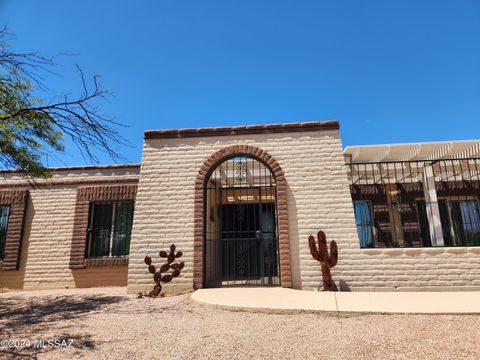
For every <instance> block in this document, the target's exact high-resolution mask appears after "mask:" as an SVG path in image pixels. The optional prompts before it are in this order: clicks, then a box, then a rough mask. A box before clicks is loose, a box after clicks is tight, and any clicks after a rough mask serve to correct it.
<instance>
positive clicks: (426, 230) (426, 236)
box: [417, 200, 432, 246]
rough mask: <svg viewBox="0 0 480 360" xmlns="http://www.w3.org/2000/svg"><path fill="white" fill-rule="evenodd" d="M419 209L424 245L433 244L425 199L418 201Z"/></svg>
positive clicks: (421, 235)
mask: <svg viewBox="0 0 480 360" xmlns="http://www.w3.org/2000/svg"><path fill="white" fill-rule="evenodd" d="M417 209H418V222H419V223H420V237H421V238H422V246H432V241H431V238H430V227H429V224H428V216H427V207H426V206H425V200H418V201H417Z"/></svg>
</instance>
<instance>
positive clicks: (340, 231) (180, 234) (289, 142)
mask: <svg viewBox="0 0 480 360" xmlns="http://www.w3.org/2000/svg"><path fill="white" fill-rule="evenodd" d="M230 145H252V146H257V147H259V148H261V149H262V150H264V151H266V152H268V153H269V154H270V155H271V156H272V157H274V158H275V159H276V160H277V161H278V163H279V164H280V166H281V167H282V169H283V171H284V173H285V178H286V181H287V187H288V188H287V191H288V216H289V219H288V221H289V238H290V252H291V268H292V280H293V286H294V287H295V288H305V287H306V288H308V287H316V286H317V285H318V282H319V279H320V278H321V275H320V267H319V264H318V263H316V262H315V261H314V260H312V258H311V255H310V253H309V250H308V244H307V238H308V235H309V234H310V233H316V232H317V231H318V229H322V230H324V231H325V232H326V233H327V234H328V237H329V239H335V240H337V242H338V243H339V249H340V253H341V254H347V253H349V252H351V251H352V250H351V249H352V248H354V247H357V248H358V238H357V234H356V229H355V224H354V218H353V207H352V202H351V197H350V192H349V187H348V182H347V176H346V169H345V165H344V160H343V155H342V145H341V141H340V136H339V133H338V131H334V130H328V131H316V132H305V133H280V134H270V135H241V136H225V137H205V138H185V139H153V140H147V141H146V142H145V144H144V149H143V159H142V168H141V176H140V183H139V189H138V192H137V201H136V211H135V216H134V225H133V235H132V244H131V250H130V264H129V291H131V292H134V291H139V290H145V288H148V287H150V286H151V281H152V280H151V276H150V275H149V274H148V272H147V271H146V266H145V264H144V262H143V259H144V257H145V255H146V254H147V253H148V254H149V255H152V254H154V255H155V256H156V255H157V253H158V251H159V250H161V249H163V248H165V247H167V246H168V245H169V244H170V243H175V244H176V245H177V247H178V248H179V249H180V250H182V251H183V252H184V254H185V255H184V256H185V261H186V267H185V269H184V271H183V274H182V275H181V278H179V279H175V280H174V282H173V283H172V284H168V285H167V287H170V288H173V287H175V286H177V287H179V288H181V289H184V288H191V287H192V280H193V279H192V275H193V274H192V270H193V266H192V265H193V264H192V261H193V229H194V224H193V212H194V183H195V177H196V175H197V172H198V169H199V168H200V167H201V165H202V164H203V162H204V161H205V160H206V159H207V158H208V157H209V156H210V155H212V153H214V152H215V151H217V150H220V149H222V148H224V147H227V146H230ZM155 261H157V262H159V261H160V260H159V259H158V258H157V257H155Z"/></svg>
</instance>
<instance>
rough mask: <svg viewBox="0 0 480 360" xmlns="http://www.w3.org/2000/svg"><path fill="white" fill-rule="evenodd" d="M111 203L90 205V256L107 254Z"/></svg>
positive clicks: (110, 229) (110, 223) (108, 249)
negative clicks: (91, 213)
mask: <svg viewBox="0 0 480 360" xmlns="http://www.w3.org/2000/svg"><path fill="white" fill-rule="evenodd" d="M112 209H113V204H112V203H95V204H93V206H92V212H93V216H92V225H91V231H92V233H91V243H90V252H89V256H90V257H102V256H108V255H109V253H110V233H111V231H112Z"/></svg>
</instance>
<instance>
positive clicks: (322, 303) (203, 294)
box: [192, 287, 480, 314]
mask: <svg viewBox="0 0 480 360" xmlns="http://www.w3.org/2000/svg"><path fill="white" fill-rule="evenodd" d="M192 299H193V300H195V301H198V302H200V303H204V304H209V305H214V306H217V307H221V308H226V309H231V310H250V311H267V312H302V311H308V312H335V313H337V312H340V313H396V314H398V313H403V314H472V313H476V314H480V292H478V291H477V292H474V291H472V292H468V291H461V292H337V293H333V292H317V291H300V290H292V289H283V288H256V287H251V288H248V287H246V288H227V287H224V288H218V289H200V290H197V291H195V292H194V293H193V294H192Z"/></svg>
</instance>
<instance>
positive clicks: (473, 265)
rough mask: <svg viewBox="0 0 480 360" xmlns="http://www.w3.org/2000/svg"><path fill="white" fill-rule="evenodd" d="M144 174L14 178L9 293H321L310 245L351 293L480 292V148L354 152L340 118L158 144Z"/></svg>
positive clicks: (128, 168)
mask: <svg viewBox="0 0 480 360" xmlns="http://www.w3.org/2000/svg"><path fill="white" fill-rule="evenodd" d="M144 138H145V141H144V145H143V156H142V162H141V164H138V165H111V166H91V167H70V168H55V169H52V172H53V176H52V178H50V179H47V180H36V181H35V182H34V183H32V182H31V181H30V180H29V179H26V178H25V177H24V176H23V174H22V173H20V172H16V171H8V170H6V171H2V179H1V180H0V261H1V263H0V264H1V265H0V288H6V289H25V290H29V289H44V288H45V289H47V288H74V287H79V288H80V287H93V286H128V292H130V293H135V292H139V291H142V292H144V291H147V290H150V289H151V288H152V285H153V280H152V276H151V274H150V273H149V272H148V271H147V266H146V264H145V262H144V258H145V256H146V255H149V256H151V257H152V259H153V261H154V263H158V264H160V263H161V259H160V258H159V257H158V253H159V251H160V250H167V249H168V248H169V246H170V244H172V243H174V244H176V246H177V249H178V250H181V251H182V252H183V254H184V255H183V258H182V259H183V260H184V261H185V267H184V269H183V270H182V273H181V275H180V276H179V277H177V278H175V279H174V281H172V282H171V283H169V284H168V285H167V286H166V287H165V289H166V290H167V291H168V292H180V291H185V290H189V289H196V288H203V287H219V286H225V285H229V286H233V285H236V286H252V285H260V286H282V287H292V288H295V289H316V288H317V287H318V286H319V283H321V279H322V275H321V271H320V265H319V263H318V262H317V261H315V260H313V258H312V256H311V255H310V251H309V247H308V241H307V239H308V236H309V235H310V234H316V233H317V231H318V230H323V231H324V232H325V233H326V235H327V241H330V240H335V241H336V242H337V244H338V249H339V259H338V264H337V266H336V267H335V268H333V269H332V274H333V278H334V280H335V281H336V282H337V284H338V285H339V287H340V289H342V290H352V291H358V290H364V291H365V290H371V291H379V290H409V289H410V290H411V289H427V290H428V289H430V290H452V289H460V290H473V289H477V290H478V289H480V215H479V199H480V178H479V176H480V173H479V168H480V161H479V159H480V158H479V155H480V140H478V141H457V142H441V143H416V144H398V145H378V146H354V147H347V148H346V149H345V150H343V149H342V142H341V139H340V133H339V123H338V122H337V121H327V122H307V123H290V124H270V125H255V126H238V127H217V128H200V129H180V130H158V131H146V132H145V137H144Z"/></svg>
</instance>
